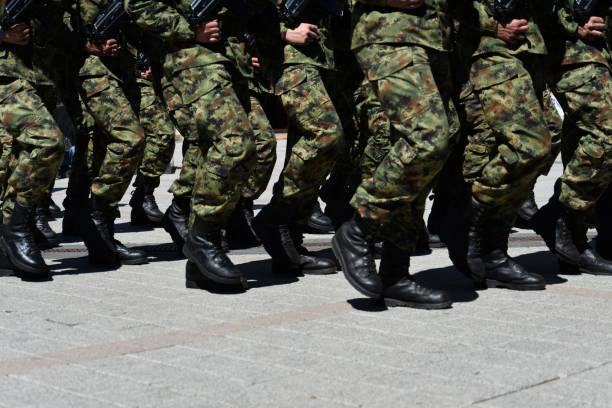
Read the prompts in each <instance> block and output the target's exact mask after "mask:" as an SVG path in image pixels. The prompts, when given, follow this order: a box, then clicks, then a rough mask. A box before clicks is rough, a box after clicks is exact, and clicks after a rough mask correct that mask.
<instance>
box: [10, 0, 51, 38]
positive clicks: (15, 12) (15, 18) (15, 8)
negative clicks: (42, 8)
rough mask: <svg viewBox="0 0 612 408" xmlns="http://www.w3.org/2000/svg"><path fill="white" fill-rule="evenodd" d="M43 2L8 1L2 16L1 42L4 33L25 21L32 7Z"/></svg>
mask: <svg viewBox="0 0 612 408" xmlns="http://www.w3.org/2000/svg"><path fill="white" fill-rule="evenodd" d="M39 3H42V2H40V1H37V0H10V1H9V2H7V3H6V7H5V8H4V13H3V14H2V17H0V44H2V41H3V40H4V33H5V32H6V30H8V29H9V28H11V27H12V26H14V25H15V24H17V23H23V22H24V21H25V20H26V19H27V18H28V15H29V14H30V12H31V11H32V9H33V8H34V7H35V6H37V5H39Z"/></svg>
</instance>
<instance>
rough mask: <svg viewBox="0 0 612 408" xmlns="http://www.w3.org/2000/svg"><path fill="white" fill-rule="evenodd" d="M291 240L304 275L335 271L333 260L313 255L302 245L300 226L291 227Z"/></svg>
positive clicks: (327, 273)
mask: <svg viewBox="0 0 612 408" xmlns="http://www.w3.org/2000/svg"><path fill="white" fill-rule="evenodd" d="M291 240H292V241H293V244H294V245H295V248H296V249H297V251H298V254H299V256H300V272H301V273H303V274H304V275H329V274H332V273H336V263H335V262H334V261H332V260H331V259H327V258H323V257H320V256H315V255H313V254H312V253H311V252H310V251H309V250H308V249H306V247H304V245H303V243H304V233H303V232H302V229H301V228H300V227H298V226H292V227H291Z"/></svg>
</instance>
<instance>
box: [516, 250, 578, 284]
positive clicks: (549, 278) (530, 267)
mask: <svg viewBox="0 0 612 408" xmlns="http://www.w3.org/2000/svg"><path fill="white" fill-rule="evenodd" d="M514 259H515V260H516V261H517V262H518V263H520V264H521V265H523V266H524V267H525V268H526V269H527V271H529V272H533V273H537V274H540V275H542V277H543V278H544V280H545V281H546V284H547V285H557V284H560V283H565V282H567V279H565V278H563V277H561V276H559V273H560V271H559V261H558V260H557V257H556V256H555V255H554V254H553V253H552V252H550V251H549V250H548V249H544V250H542V251H538V252H533V253H530V254H525V255H520V256H517V257H516V258H514ZM576 274H578V273H577V272H576Z"/></svg>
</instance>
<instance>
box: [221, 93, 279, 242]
mask: <svg viewBox="0 0 612 408" xmlns="http://www.w3.org/2000/svg"><path fill="white" fill-rule="evenodd" d="M249 99H250V105H251V106H250V111H249V113H248V117H249V122H250V124H251V127H252V129H253V135H254V138H255V147H256V154H257V163H256V164H255V167H254V168H253V171H252V173H251V175H250V176H249V179H248V181H247V183H246V186H245V188H244V190H243V192H242V194H241V196H240V200H239V201H238V203H237V205H236V209H235V210H234V212H233V213H232V216H231V218H230V221H229V222H228V224H227V229H226V236H227V239H228V241H229V244H230V246H231V247H241V248H245V247H251V246H256V245H258V244H259V240H258V238H257V235H256V234H255V231H254V230H253V218H254V214H253V201H254V200H256V199H257V198H259V197H260V196H261V194H262V193H263V192H264V190H265V189H266V187H267V185H268V182H269V181H270V176H271V175H272V170H273V169H274V164H275V163H276V137H275V135H274V129H272V125H270V121H269V120H268V118H267V116H266V113H265V112H264V109H263V107H262V106H261V103H260V102H259V99H258V95H257V94H255V93H254V92H252V91H251V94H250V98H249Z"/></svg>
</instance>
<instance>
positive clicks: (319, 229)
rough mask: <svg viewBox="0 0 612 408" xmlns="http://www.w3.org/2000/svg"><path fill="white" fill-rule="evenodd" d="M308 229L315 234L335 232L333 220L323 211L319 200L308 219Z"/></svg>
mask: <svg viewBox="0 0 612 408" xmlns="http://www.w3.org/2000/svg"><path fill="white" fill-rule="evenodd" d="M308 228H309V229H310V230H312V231H313V232H315V233H323V234H327V233H329V232H333V231H334V224H333V223H332V220H331V219H330V218H329V217H328V216H327V215H325V214H323V211H321V206H320V205H319V201H318V200H317V202H316V204H315V206H314V209H313V210H312V213H311V214H310V218H308Z"/></svg>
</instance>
